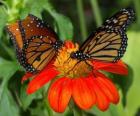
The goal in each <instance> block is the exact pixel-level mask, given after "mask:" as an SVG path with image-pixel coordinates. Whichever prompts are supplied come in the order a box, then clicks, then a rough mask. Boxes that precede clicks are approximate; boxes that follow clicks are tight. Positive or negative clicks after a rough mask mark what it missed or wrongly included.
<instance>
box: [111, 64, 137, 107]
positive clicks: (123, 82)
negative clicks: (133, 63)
mask: <svg viewBox="0 0 140 116" xmlns="http://www.w3.org/2000/svg"><path fill="white" fill-rule="evenodd" d="M112 76H113V80H114V82H116V83H117V84H118V85H119V87H120V88H121V90H122V94H123V96H122V104H123V106H124V107H125V106H126V104H127V103H126V102H127V99H126V98H127V92H129V91H128V90H129V89H130V87H131V85H132V83H133V77H134V74H133V70H132V68H131V67H130V66H128V75H127V76H123V75H115V74H114V75H113V74H112Z"/></svg>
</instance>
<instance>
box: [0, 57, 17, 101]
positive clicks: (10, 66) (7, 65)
mask: <svg viewBox="0 0 140 116" xmlns="http://www.w3.org/2000/svg"><path fill="white" fill-rule="evenodd" d="M18 69H19V66H18V65H17V63H15V62H12V61H11V62H10V61H7V60H4V59H1V58H0V79H2V83H1V85H0V101H1V96H2V94H3V91H4V89H5V87H6V86H7V82H8V81H9V79H10V77H12V76H13V75H14V74H15V72H16V71H17V70H18Z"/></svg>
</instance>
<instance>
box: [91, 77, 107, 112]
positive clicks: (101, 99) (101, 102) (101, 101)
mask: <svg viewBox="0 0 140 116" xmlns="http://www.w3.org/2000/svg"><path fill="white" fill-rule="evenodd" d="M97 78H98V77H97ZM97 78H95V77H91V78H90V82H91V83H92V85H93V89H94V92H95V94H96V104H97V107H98V108H99V109H100V110H102V111H105V110H107V109H108V107H109V100H108V98H107V97H106V95H105V94H104V92H103V91H102V89H101V88H100V86H99V85H98V82H97Z"/></svg>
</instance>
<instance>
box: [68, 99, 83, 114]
mask: <svg viewBox="0 0 140 116" xmlns="http://www.w3.org/2000/svg"><path fill="white" fill-rule="evenodd" d="M69 109H70V111H72V112H73V115H74V116H84V114H83V111H82V110H81V109H80V108H79V107H77V106H76V105H75V104H74V102H73V101H72V100H71V101H70V103H69Z"/></svg>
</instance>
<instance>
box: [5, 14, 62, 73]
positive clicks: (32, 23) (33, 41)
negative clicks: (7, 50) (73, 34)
mask: <svg viewBox="0 0 140 116" xmlns="http://www.w3.org/2000/svg"><path fill="white" fill-rule="evenodd" d="M7 30H8V32H9V34H10V37H11V39H12V41H13V43H14V45H15V48H16V53H17V58H18V60H19V62H20V64H21V65H22V66H23V67H24V68H25V69H26V71H28V72H32V73H35V72H37V71H40V70H42V69H43V68H44V67H45V66H46V65H47V64H48V63H49V62H50V61H51V60H52V59H53V57H54V56H55V55H56V54H57V51H58V49H59V47H60V46H61V45H62V42H61V41H60V40H59V39H58V36H57V34H56V33H55V32H54V31H53V29H52V28H51V27H50V26H48V25H46V24H45V23H44V22H43V21H42V20H41V19H39V18H37V17H36V16H33V15H31V14H29V15H28V16H27V17H26V18H25V19H24V20H20V21H17V22H16V23H13V24H11V25H8V26H7Z"/></svg>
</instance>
